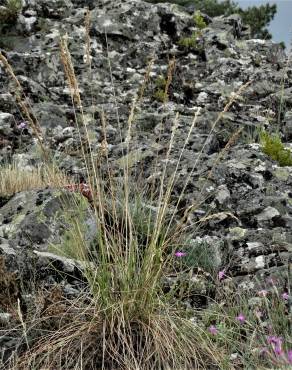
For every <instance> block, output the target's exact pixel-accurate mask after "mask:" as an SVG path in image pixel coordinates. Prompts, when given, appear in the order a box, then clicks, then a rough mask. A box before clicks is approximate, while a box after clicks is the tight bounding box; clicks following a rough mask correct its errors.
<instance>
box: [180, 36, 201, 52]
mask: <svg viewBox="0 0 292 370" xmlns="http://www.w3.org/2000/svg"><path fill="white" fill-rule="evenodd" d="M178 44H179V46H182V47H183V48H185V49H190V48H196V46H197V37H196V34H195V33H194V34H193V35H192V36H191V37H182V38H181V39H180V40H179V42H178Z"/></svg>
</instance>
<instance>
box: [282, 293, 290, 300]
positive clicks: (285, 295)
mask: <svg viewBox="0 0 292 370" xmlns="http://www.w3.org/2000/svg"><path fill="white" fill-rule="evenodd" d="M282 298H283V299H284V300H285V301H288V299H289V294H288V293H287V292H284V293H283V294H282Z"/></svg>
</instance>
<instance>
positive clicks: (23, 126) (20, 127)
mask: <svg viewBox="0 0 292 370" xmlns="http://www.w3.org/2000/svg"><path fill="white" fill-rule="evenodd" d="M17 127H18V128H19V129H20V130H23V129H25V128H26V127H27V123H26V122H24V121H22V122H20V123H19V125H18V126H17Z"/></svg>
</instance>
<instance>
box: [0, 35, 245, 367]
mask: <svg viewBox="0 0 292 370" xmlns="http://www.w3.org/2000/svg"><path fill="white" fill-rule="evenodd" d="M88 45H89V42H88ZM60 47H61V60H62V63H63V67H64V72H65V77H66V79H67V82H68V85H69V87H70V91H71V98H72V104H73V106H74V108H75V111H77V108H78V110H80V115H78V116H77V115H76V117H75V119H76V121H75V124H76V128H77V130H78V132H79V133H80V130H81V129H82V130H84V131H85V136H86V140H87V142H86V144H84V143H83V142H81V145H82V152H83V159H84V166H85V169H86V172H87V176H86V178H87V182H88V187H89V189H90V192H91V195H92V196H91V204H90V206H91V208H90V209H91V211H92V213H93V216H94V220H95V225H94V227H95V234H96V238H95V240H94V241H93V242H92V240H90V241H89V240H88V237H87V231H86V228H84V227H82V225H83V219H82V217H81V216H80V217H75V218H74V219H72V218H71V220H70V217H69V218H68V219H69V221H70V222H71V224H72V226H73V227H72V228H71V229H70V232H69V233H66V237H67V239H66V243H64V244H65V248H64V249H63V254H64V255H65V256H67V257H73V258H74V259H77V260H78V261H79V262H80V264H81V266H82V274H83V276H84V277H85V279H86V281H87V290H86V292H85V293H84V297H83V296H81V295H80V297H78V299H76V301H72V302H71V303H68V302H66V303H65V306H62V307H64V310H63V311H62V312H60V311H59V312H57V313H56V314H55V315H54V317H53V319H54V318H55V319H57V322H58V327H57V328H56V327H55V328H54V330H52V331H49V332H48V331H46V332H45V333H44V332H41V334H40V335H39V337H38V338H37V339H36V340H34V341H33V342H31V343H30V342H29V335H28V332H29V331H30V330H32V328H33V327H35V326H36V325H37V324H38V322H37V320H35V321H34V322H33V321H32V322H30V323H24V324H25V325H23V319H22V321H21V324H22V328H24V327H25V331H26V334H25V339H26V343H27V347H28V348H27V350H26V351H25V353H24V354H23V356H21V357H20V358H19V359H16V365H15V367H14V368H15V369H22V368H24V369H29V368H48V369H56V368H86V369H99V368H102V369H114V368H121V369H128V370H132V369H133V370H134V369H135V370H136V369H139V368H140V369H143V370H144V369H145V370H147V369H196V368H197V369H199V368H201V369H210V368H212V367H213V366H216V365H217V366H218V365H219V364H220V363H222V361H223V357H224V353H225V352H224V351H223V350H222V348H220V351H217V350H216V346H215V344H214V343H213V342H212V340H211V338H210V337H209V335H208V333H207V332H206V331H205V329H204V328H203V329H202V327H201V326H200V325H198V324H197V323H196V322H194V321H192V320H190V314H189V312H188V311H186V309H185V306H183V304H182V303H181V302H179V301H178V302H176V303H175V304H174V302H173V300H172V298H171V299H170V298H169V297H173V296H174V295H173V294H165V292H164V290H163V286H162V281H163V277H164V276H165V274H167V273H169V272H171V271H172V270H173V265H174V261H173V259H174V258H175V257H174V255H173V246H174V245H182V240H183V239H185V238H186V235H184V233H183V227H182V226H183V223H182V222H179V223H178V224H177V223H176V222H175V221H177V220H176V211H177V210H178V205H179V201H178V202H177V204H176V205H175V207H174V208H175V210H174V211H173V212H172V214H171V215H169V213H168V209H169V208H170V203H171V195H172V190H173V186H174V183H175V180H176V177H177V171H178V169H179V162H180V159H181V158H182V153H183V151H184V149H185V148H186V145H187V143H188V140H189V138H190V137H191V134H192V130H193V128H194V126H195V124H196V119H197V117H198V114H199V110H198V112H197V113H196V115H195V117H194V120H193V122H192V125H191V127H190V129H189V132H188V134H187V137H186V139H185V143H184V145H183V147H182V152H181V154H180V156H179V160H178V163H177V165H176V167H175V169H174V171H173V172H172V174H171V176H170V177H168V176H167V173H168V172H167V170H168V168H167V165H168V163H169V162H170V161H169V159H170V155H171V153H172V150H173V146H174V142H175V139H176V131H177V127H178V121H179V115H178V114H177V115H176V116H175V119H174V122H173V126H172V130H171V136H170V140H169V144H168V148H167V153H166V156H165V158H164V159H165V163H166V164H165V167H164V168H162V173H161V176H160V179H159V183H158V184H156V186H155V187H154V186H153V184H149V185H148V186H147V187H146V188H144V187H143V188H139V189H135V188H133V183H134V181H135V179H134V177H133V176H132V172H131V171H130V163H129V155H128V154H129V152H130V146H129V141H130V138H131V129H132V127H133V121H134V118H135V110H136V104H137V103H138V101H140V100H141V99H142V97H141V95H140V97H141V98H140V99H134V103H133V106H132V109H131V113H130V116H129V119H128V130H127V135H126V140H125V151H126V153H125V154H126V155H125V158H126V159H125V160H124V161H123V168H122V176H121V178H119V179H117V178H114V177H113V175H112V172H111V171H110V169H109V171H108V172H107V173H106V174H104V173H103V172H102V167H101V166H100V167H97V166H96V162H95V157H94V153H92V152H91V148H92V146H91V145H90V144H91V143H90V136H89V133H88V129H87V124H86V120H85V118H84V114H83V106H82V102H81V97H80V93H79V87H78V81H77V78H76V76H75V71H74V65H73V62H72V60H71V57H70V52H69V50H68V47H67V43H66V39H62V41H61V43H60ZM4 62H5V61H4ZM174 68H175V60H171V61H170V63H169V68H168V72H167V78H166V79H165V80H166V83H165V80H163V81H159V84H160V88H161V90H163V88H162V87H164V94H165V95H167V92H168V89H169V86H170V84H171V82H172V76H173V72H174ZM6 69H7V70H8V72H9V75H10V76H12V78H13V73H12V72H13V71H12V72H11V70H10V69H9V68H6ZM243 89H244V86H242V87H241V88H240V89H239V91H238V94H240V93H241V92H242V91H243ZM138 95H139V94H138ZM237 96H238V95H237V94H233V96H232V98H231V100H230V102H229V103H228V104H227V105H226V107H225V108H224V111H223V112H222V114H221V115H219V116H218V119H217V120H216V121H215V122H214V124H213V126H212V130H211V132H210V135H211V134H212V131H213V130H214V129H215V126H216V124H217V122H218V121H219V120H220V118H221V116H222V115H223V114H224V112H225V111H227V110H228V109H229V107H230V106H231V104H232V103H233V101H234V100H235V99H236V97H237ZM164 102H165V99H164ZM103 125H106V122H105V121H104V122H103ZM80 137H81V135H80ZM207 140H208V139H207ZM83 145H87V147H86V148H88V149H89V150H86V148H85V147H83ZM204 148H205V145H204V146H203V148H202V150H201V152H203V150H204ZM88 151H89V153H88ZM200 154H201V153H200ZM103 160H104V162H105V165H109V158H108V152H107V151H105V154H104V157H103ZM198 160H199V156H198V157H197V159H196V161H195V163H194V167H193V168H192V170H191V173H190V174H189V176H188V177H187V179H186V184H185V186H184V188H183V191H182V193H183V192H184V191H185V189H186V187H187V184H188V182H189V181H190V178H191V175H192V173H193V172H194V170H195V168H196V165H197V161H198ZM136 199H138V200H139V201H138V202H137V201H136ZM141 199H147V202H146V203H147V204H145V202H144V201H141ZM81 203H82V202H81ZM81 203H80V202H76V207H77V209H78V207H81ZM83 206H84V203H83V205H82V207H83ZM88 208H89V205H88ZM79 209H80V214H82V212H83V208H79ZM190 209H191V208H189V210H190ZM64 212H68V213H70V211H69V210H65V211H64ZM184 217H185V215H184ZM68 246H69V247H70V248H68ZM51 315H52V313H51ZM19 316H20V317H21V315H19ZM65 317H67V318H68V317H70V320H69V322H68V320H65ZM42 318H43V320H46V319H48V318H49V314H48V315H47V316H46V312H43V315H42ZM40 321H42V320H41V319H40Z"/></svg>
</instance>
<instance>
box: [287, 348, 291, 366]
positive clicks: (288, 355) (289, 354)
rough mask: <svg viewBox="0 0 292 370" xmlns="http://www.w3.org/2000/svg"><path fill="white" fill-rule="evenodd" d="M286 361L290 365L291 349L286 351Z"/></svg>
mask: <svg viewBox="0 0 292 370" xmlns="http://www.w3.org/2000/svg"><path fill="white" fill-rule="evenodd" d="M287 361H288V364H289V365H292V349H289V351H288V352H287Z"/></svg>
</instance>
